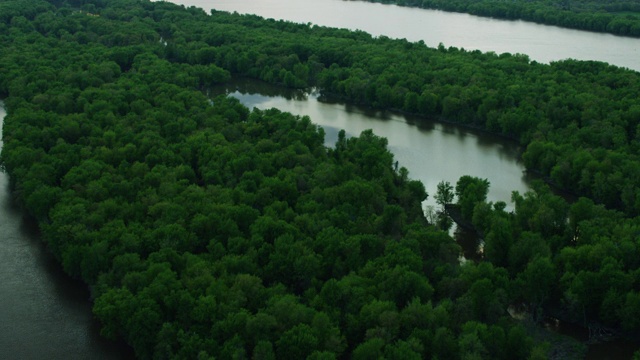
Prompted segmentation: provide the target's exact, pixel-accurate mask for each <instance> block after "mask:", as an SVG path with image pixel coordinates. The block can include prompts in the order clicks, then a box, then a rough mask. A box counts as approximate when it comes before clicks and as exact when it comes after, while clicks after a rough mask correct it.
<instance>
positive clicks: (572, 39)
mask: <svg viewBox="0 0 640 360" xmlns="http://www.w3.org/2000/svg"><path fill="white" fill-rule="evenodd" d="M173 2H175V3H177V4H182V5H185V6H196V7H199V8H203V9H205V10H206V11H207V12H208V11H210V10H211V9H216V10H223V11H229V12H234V11H236V12H238V13H241V14H256V15H260V16H262V17H265V18H272V19H277V20H287V21H293V22H297V23H304V24H306V23H312V24H316V25H322V26H330V27H338V28H347V29H351V30H363V31H366V32H368V33H370V34H372V35H375V36H379V35H385V36H388V37H391V38H400V39H402V38H404V39H407V40H409V41H419V40H422V41H424V42H425V44H427V45H428V46H431V47H437V46H438V44H440V43H442V44H444V45H445V46H446V47H449V46H454V47H458V48H465V49H467V50H480V51H483V52H487V51H493V52H495V53H498V54H501V53H505V52H508V53H512V54H516V53H520V54H526V55H528V56H529V58H530V59H531V60H535V61H538V62H543V63H548V62H551V61H557V60H563V59H568V58H572V59H577V60H598V61H604V62H608V63H610V64H613V65H617V66H621V67H626V68H629V69H633V70H636V71H640V39H636V38H628V37H622V36H616V35H610V34H602V33H595V32H589V31H580V30H571V29H564V28H560V27H557V26H549V25H540V24H535V23H530V22H525V21H519V20H498V19H491V18H485V17H479V16H473V15H468V14H460V13H451V12H444V11H439V10H426V9H417V8H408V7H401V6H395V5H383V4H375V3H368V2H363V1H348V0H174V1H173Z"/></svg>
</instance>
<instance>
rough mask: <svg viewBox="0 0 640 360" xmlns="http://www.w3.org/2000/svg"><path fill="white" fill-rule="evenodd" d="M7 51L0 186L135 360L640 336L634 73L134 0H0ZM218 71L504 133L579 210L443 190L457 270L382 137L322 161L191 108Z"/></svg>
mask: <svg viewBox="0 0 640 360" xmlns="http://www.w3.org/2000/svg"><path fill="white" fill-rule="evenodd" d="M0 45H1V46H0V67H1V68H2V72H1V73H0V96H2V97H3V98H4V102H5V106H6V109H7V114H8V115H7V117H6V119H5V121H4V128H3V140H4V148H3V149H2V154H1V161H2V166H3V168H4V170H5V171H7V172H8V173H9V174H10V176H11V181H12V191H13V194H14V196H15V198H16V199H17V200H18V202H19V203H21V204H22V205H23V206H24V207H25V209H26V210H27V211H28V212H29V213H30V214H31V215H32V216H33V217H34V218H36V219H37V220H38V223H39V225H40V227H41V230H42V236H43V239H44V241H45V242H46V243H47V245H48V247H49V248H50V249H51V251H52V253H53V254H54V255H55V256H56V258H57V259H58V260H59V261H60V263H61V264H62V266H63V268H64V269H65V271H66V272H67V273H68V274H69V275H70V276H72V277H75V278H79V279H82V280H83V281H84V282H86V283H87V284H88V286H89V287H90V288H91V290H92V296H93V298H94V307H93V311H94V313H95V315H96V317H97V318H98V319H99V320H100V322H101V323H102V326H103V327H102V334H103V335H104V336H107V337H111V338H123V339H124V340H125V341H127V342H128V343H129V344H131V346H132V347H133V349H134V351H135V353H136V355H137V356H138V357H139V358H142V359H148V358H154V359H164V358H184V359H196V358H202V359H208V358H219V359H227V358H255V359H272V358H309V359H343V358H354V359H371V358H381V357H385V358H389V359H420V358H434V359H436V358H437V359H482V358H486V359H528V358H531V359H539V358H545V357H547V356H550V357H553V356H554V354H555V356H556V357H557V356H558V355H557V354H558V353H557V350H558V349H557V348H554V346H550V344H548V343H544V342H542V340H541V339H540V338H539V337H537V336H536V335H535V332H532V331H531V328H530V326H528V324H530V323H536V322H538V321H540V320H541V319H542V318H543V316H544V314H546V313H550V312H553V313H554V314H557V316H561V317H563V318H565V319H567V320H569V321H573V322H575V323H579V324H583V325H585V326H591V327H595V326H597V327H598V328H606V329H608V330H610V331H612V332H614V333H620V334H626V335H629V334H633V333H634V332H637V331H638V330H640V281H639V280H638V279H640V256H638V255H639V254H640V251H639V249H638V246H639V245H640V243H639V241H640V240H639V239H640V237H639V234H640V221H639V220H638V218H637V216H638V214H639V213H640V187H639V185H640V184H639V182H640V176H637V173H638V171H640V167H639V166H638V158H637V154H638V150H639V149H638V147H639V146H640V143H639V142H638V140H639V138H640V132H639V131H638V130H639V129H638V125H639V124H640V100H638V98H637V94H638V93H640V82H639V74H638V73H636V72H631V71H627V70H624V69H619V68H616V67H613V66H609V65H607V64H603V63H598V62H578V61H563V62H557V63H552V64H551V65H543V64H538V63H535V62H531V61H529V59H527V57H526V56H523V55H517V56H512V55H510V54H502V55H496V54H492V53H488V54H483V53H480V52H478V51H474V52H467V51H463V50H460V49H456V48H445V47H444V46H440V47H439V48H437V49H433V48H428V47H426V46H425V45H424V44H422V43H410V42H407V41H403V40H390V39H388V38H385V37H380V38H373V37H371V36H370V35H368V34H366V33H363V32H351V31H347V30H339V29H330V28H324V27H318V26H313V25H298V24H292V23H288V22H282V21H273V20H264V19H261V18H259V17H256V16H241V15H237V14H228V13H224V12H216V11H214V12H212V13H211V14H206V13H205V12H204V11H202V10H200V9H196V8H184V7H180V6H177V5H174V4H171V3H165V2H150V1H135V0H109V1H102V0H84V1H80V0H74V1H68V2H63V1H52V2H47V1H41V0H8V1H3V2H2V3H0ZM232 76H244V77H250V78H255V79H261V80H264V81H268V82H270V83H274V84H280V85H282V86H287V87H295V88H306V87H311V86H315V87H318V88H319V89H320V90H321V91H322V92H323V94H325V95H328V96H334V97H340V98H344V99H346V100H347V101H349V102H351V103H360V104H366V105H369V106H372V107H377V108H386V109H398V110H402V111H405V112H410V113H415V114H419V115H422V116H424V117H426V118H442V119H446V120H447V121H453V122H458V123H461V124H464V125H466V126H473V127H478V128H483V129H487V130H489V131H492V132H496V133H499V134H503V135H505V136H509V137H512V138H514V139H517V140H518V141H520V142H521V144H522V145H523V146H525V147H526V151H525V152H524V154H523V159H524V161H525V163H526V166H527V168H529V169H530V170H531V171H536V172H538V173H540V174H541V175H542V176H544V177H545V178H547V179H548V181H549V182H551V183H553V184H554V185H555V186H557V187H560V188H563V189H565V190H567V191H571V192H573V193H575V194H578V195H582V196H584V197H581V198H579V200H577V201H576V202H574V203H572V204H569V203H567V202H566V201H565V200H563V199H562V198H561V197H559V196H557V195H554V194H553V193H552V192H551V191H550V190H549V188H548V187H547V186H546V185H544V184H543V183H538V184H536V185H535V186H534V190H532V191H531V192H528V193H526V194H518V193H514V194H513V196H512V201H513V203H514V207H515V211H513V212H507V211H506V210H505V204H504V203H502V202H498V203H495V204H493V203H487V202H486V195H487V192H488V191H489V188H490V184H489V183H488V182H487V181H486V180H484V179H478V178H475V177H472V176H465V177H462V178H461V179H460V180H459V181H458V182H457V184H454V185H452V184H447V183H442V184H441V185H440V186H439V187H438V192H437V194H431V196H433V197H434V198H435V199H436V200H437V201H438V203H440V204H441V205H442V206H444V205H446V204H451V203H455V204H454V207H455V208H456V209H458V211H459V214H460V216H462V217H464V219H466V221H468V222H470V223H472V224H473V225H474V226H475V227H476V228H477V229H478V230H479V231H480V232H481V233H482V234H483V237H484V241H485V260H484V261H481V262H479V263H472V262H467V263H464V264H460V263H459V261H458V256H459V253H460V248H459V247H458V245H457V244H456V243H455V242H454V241H453V240H452V239H451V238H450V237H449V235H448V234H447V233H446V232H444V231H442V229H441V228H444V227H446V226H444V225H443V224H444V223H446V221H438V222H437V223H435V224H430V223H428V221H427V220H426V219H425V217H424V215H423V212H422V209H421V201H422V200H424V199H425V198H426V197H427V196H428V194H426V192H425V189H424V186H423V185H422V184H421V183H420V182H417V181H413V180H411V179H410V176H409V173H408V171H407V170H406V169H404V168H397V166H395V164H394V163H395V162H394V160H393V156H392V154H391V153H390V152H389V151H388V150H387V148H386V140H385V139H384V138H382V137H379V136H377V135H375V134H373V133H372V132H371V131H365V132H363V133H362V134H360V136H359V137H354V138H348V139H347V138H346V137H345V136H344V133H341V136H340V137H339V139H338V141H337V142H336V144H335V146H334V147H332V148H326V147H325V146H324V145H323V144H324V134H323V131H322V129H320V128H319V127H318V126H316V125H314V124H313V122H312V120H313V119H309V118H306V117H302V118H301V117H295V116H293V115H290V114H287V113H282V112H280V111H278V110H276V109H272V110H266V111H259V110H253V111H251V110H249V109H247V108H245V107H244V106H242V105H241V104H239V103H238V101H237V100H234V99H232V98H226V97H224V96H222V97H216V98H214V99H209V98H207V97H206V96H205V93H206V90H207V89H208V88H210V87H211V86H213V85H215V84H219V83H224V82H226V81H229V79H230V78H231V77H232ZM433 176H434V177H437V176H438V169H433ZM514 304H516V305H519V307H521V308H524V309H526V310H527V314H529V320H528V321H524V322H522V321H516V320H514V319H512V318H511V317H510V316H509V314H508V312H507V308H508V307H509V306H510V305H514ZM551 345H553V344H551ZM576 352H577V354H578V355H579V351H578V350H576Z"/></svg>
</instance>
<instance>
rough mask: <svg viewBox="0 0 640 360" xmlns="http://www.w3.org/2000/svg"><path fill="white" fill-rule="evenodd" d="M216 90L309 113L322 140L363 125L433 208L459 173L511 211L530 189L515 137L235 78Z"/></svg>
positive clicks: (263, 105)
mask: <svg viewBox="0 0 640 360" xmlns="http://www.w3.org/2000/svg"><path fill="white" fill-rule="evenodd" d="M212 91H213V92H214V93H218V94H219V93H228V94H229V95H231V96H233V97H235V98H237V99H239V100H240V102H241V103H243V104H244V105H245V106H247V107H249V108H250V109H251V108H254V107H256V108H258V109H269V108H277V109H280V110H282V111H286V112H290V113H292V114H295V115H301V116H303V115H307V116H309V117H310V118H311V121H312V122H314V123H316V124H318V125H320V126H321V127H322V128H323V129H324V130H325V133H326V136H325V143H326V144H327V145H328V146H333V144H335V141H336V140H337V136H338V135H337V134H338V131H340V130H341V129H344V130H345V132H346V133H347V135H348V136H358V135H360V133H361V132H362V131H364V130H367V129H372V130H373V132H374V133H375V134H376V135H379V136H383V137H386V138H387V140H388V141H389V146H388V148H389V150H390V151H391V152H392V153H393V155H394V158H395V160H397V161H398V163H399V166H404V167H406V168H407V169H408V170H409V177H411V178H412V179H416V180H420V181H422V183H423V184H424V185H425V188H426V190H427V192H428V193H429V195H430V196H429V198H428V199H427V201H426V202H425V205H426V206H428V205H432V206H435V205H436V203H435V200H434V199H433V195H434V194H435V193H436V187H437V184H438V183H439V182H440V181H448V182H450V183H451V184H452V185H454V186H455V184H456V182H457V181H458V179H459V178H460V177H461V176H463V175H471V176H477V177H480V178H485V179H488V180H489V182H490V188H489V196H488V200H489V201H493V202H496V201H504V202H505V203H507V207H508V208H509V209H511V207H510V202H511V193H512V191H518V192H520V193H524V192H526V191H527V190H529V186H528V182H529V181H530V178H529V177H528V176H527V175H526V174H525V168H524V165H523V164H522V163H521V161H520V159H519V152H520V148H519V146H518V144H517V143H515V142H514V141H511V140H508V139H504V138H502V137H499V136H495V135H492V134H488V133H486V132H482V131H477V130H474V129H468V128H463V127H460V126H455V125H450V124H445V123H441V122H437V121H433V120H429V119H424V118H420V117H416V116H409V115H402V114H397V113H393V112H389V111H376V110H372V109H370V108H367V107H360V106H354V105H349V104H345V103H342V102H339V101H333V100H331V99H324V98H320V97H319V94H317V93H315V92H304V91H300V90H291V89H286V88H282V87H277V86H273V85H269V84H267V83H263V82H259V81H255V80H246V79H244V80H236V81H234V82H232V83H230V84H229V85H225V86H224V87H221V88H217V89H213V90H212Z"/></svg>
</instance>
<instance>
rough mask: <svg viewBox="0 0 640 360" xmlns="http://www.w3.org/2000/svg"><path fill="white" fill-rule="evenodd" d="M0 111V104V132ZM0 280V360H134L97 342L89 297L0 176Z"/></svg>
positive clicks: (118, 347) (1, 109) (1, 115)
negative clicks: (59, 261) (62, 264)
mask: <svg viewBox="0 0 640 360" xmlns="http://www.w3.org/2000/svg"><path fill="white" fill-rule="evenodd" d="M3 105H4V104H2V103H1V102H0V131H1V128H2V126H1V124H2V119H4V116H5V115H6V114H5V110H4V107H3ZM1 146H2V142H1V141H0V147H1ZM0 279H2V281H0V359H3V360H13V359H15V360H25V359H36V360H37V359H65V360H66V359H78V360H84V359H97V360H101V359H104V360H111V359H127V358H132V357H133V355H132V352H131V350H130V349H129V348H127V347H126V346H124V345H123V344H120V343H114V342H109V341H107V340H105V339H102V338H101V337H100V335H99V327H98V324H97V323H96V322H95V321H94V320H93V317H92V314H91V304H90V301H89V292H88V291H87V289H86V287H85V286H84V285H82V284H81V283H78V282H75V281H72V280H70V279H69V278H68V277H67V276H66V275H65V274H64V273H63V272H62V270H61V268H60V265H59V264H58V263H57V262H56V261H55V259H54V258H53V256H51V254H50V253H49V252H48V251H47V250H46V247H45V246H44V244H43V243H42V241H41V239H40V238H39V234H38V232H37V231H36V225H35V224H34V223H31V222H29V221H28V220H26V219H25V218H24V217H23V212H22V211H21V209H19V208H17V207H16V206H15V204H14V203H13V202H12V200H11V196H10V191H9V180H8V177H7V175H6V174H5V173H4V172H1V171H0Z"/></svg>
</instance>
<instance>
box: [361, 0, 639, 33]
mask: <svg viewBox="0 0 640 360" xmlns="http://www.w3.org/2000/svg"><path fill="white" fill-rule="evenodd" d="M364 1H369V2H379V3H383V4H397V5H401V6H414V7H421V8H425V9H437V10H444V11H455V12H462V13H468V14H472V15H478V16H487V17H493V18H499V19H509V20H525V21H533V22H537V23H540V24H547V25H556V26H561V27H565V28H571V29H579V30H588V31H596V32H606V33H611V34H615V35H622V36H634V37H638V36H640V2H638V1H637V0H607V1H598V0H561V1H551V0H514V1H501V0H364Z"/></svg>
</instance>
